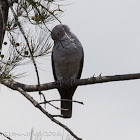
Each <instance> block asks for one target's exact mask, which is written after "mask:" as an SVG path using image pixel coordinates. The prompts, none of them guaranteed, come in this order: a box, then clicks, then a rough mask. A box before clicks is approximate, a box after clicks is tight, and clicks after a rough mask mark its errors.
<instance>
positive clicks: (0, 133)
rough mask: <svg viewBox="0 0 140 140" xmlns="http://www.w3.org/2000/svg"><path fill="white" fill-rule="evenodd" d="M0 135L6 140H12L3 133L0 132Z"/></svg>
mask: <svg viewBox="0 0 140 140" xmlns="http://www.w3.org/2000/svg"><path fill="white" fill-rule="evenodd" d="M0 135H3V136H4V137H5V138H7V139H8V140H12V139H11V138H10V137H8V136H7V135H5V134H4V133H2V132H0Z"/></svg>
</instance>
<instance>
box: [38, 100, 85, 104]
mask: <svg viewBox="0 0 140 140" xmlns="http://www.w3.org/2000/svg"><path fill="white" fill-rule="evenodd" d="M57 101H59V102H61V101H66V102H75V103H79V104H82V105H84V103H83V102H80V101H75V100H68V99H57V100H49V101H46V102H41V103H39V104H47V103H50V102H57Z"/></svg>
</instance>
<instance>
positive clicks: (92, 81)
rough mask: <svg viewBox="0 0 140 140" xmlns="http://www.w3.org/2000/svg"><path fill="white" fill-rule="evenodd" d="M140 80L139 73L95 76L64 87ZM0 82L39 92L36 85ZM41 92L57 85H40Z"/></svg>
mask: <svg viewBox="0 0 140 140" xmlns="http://www.w3.org/2000/svg"><path fill="white" fill-rule="evenodd" d="M135 79H140V73H135V74H123V75H113V76H101V75H100V76H97V77H94V76H93V77H90V78H87V79H77V80H75V82H74V83H73V85H70V84H66V85H65V86H66V87H71V86H82V85H91V84H98V83H107V82H114V81H126V80H135ZM0 82H1V83H2V84H4V85H5V86H7V87H9V88H12V89H13V90H16V88H15V87H17V86H18V87H21V88H22V89H24V91H26V92H34V91H38V90H39V86H38V85H26V84H22V83H19V82H16V81H14V80H5V81H2V79H0ZM40 88H41V91H43V90H50V89H57V88H59V85H57V84H56V83H55V82H50V83H45V84H41V85H40Z"/></svg>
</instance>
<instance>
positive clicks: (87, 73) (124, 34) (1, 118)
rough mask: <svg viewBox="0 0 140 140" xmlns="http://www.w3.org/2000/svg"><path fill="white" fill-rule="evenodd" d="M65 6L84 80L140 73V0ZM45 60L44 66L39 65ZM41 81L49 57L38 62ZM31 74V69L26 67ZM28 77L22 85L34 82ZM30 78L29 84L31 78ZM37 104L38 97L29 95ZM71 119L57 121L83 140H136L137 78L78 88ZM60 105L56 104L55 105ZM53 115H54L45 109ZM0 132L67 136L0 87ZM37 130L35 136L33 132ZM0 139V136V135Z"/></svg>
mask: <svg viewBox="0 0 140 140" xmlns="http://www.w3.org/2000/svg"><path fill="white" fill-rule="evenodd" d="M72 2H74V3H73V4H72V5H69V6H65V7H63V8H64V9H65V10H66V11H65V13H64V15H63V17H62V18H61V21H62V23H64V24H66V25H68V26H69V27H70V28H71V31H72V32H73V33H74V34H75V35H76V36H77V37H78V38H79V40H80V41H81V43H82V45H83V48H84V52H85V62H84V69H83V73H82V78H87V77H91V76H92V75H94V74H95V76H98V75H99V74H100V73H102V75H116V74H129V73H139V72H140V64H139V62H140V55H139V54H140V1H139V0H93V1H92V0H86V1H85V0H77V1H74V0H73V1H72V0H71V1H67V3H72ZM43 62H44V63H43ZM39 66H40V68H41V69H40V76H41V82H42V83H45V82H50V81H53V76H52V70H51V61H50V56H47V57H46V58H45V59H42V63H41V64H39ZM29 71H30V73H32V71H33V70H32V69H29ZM33 78H34V77H33V75H30V78H28V77H25V78H22V79H20V80H19V81H20V82H24V83H28V84H34V83H36V78H34V79H33ZM32 79H33V80H32ZM44 94H45V95H46V98H47V99H48V100H49V99H59V98H60V97H59V94H58V91H57V90H52V91H45V92H44ZM30 95H33V96H34V98H35V99H37V100H38V101H40V98H39V96H38V94H36V93H30ZM74 100H78V101H83V102H84V106H82V105H79V104H74V105H73V116H72V118H71V119H65V120H64V119H62V118H60V119H59V120H60V121H61V122H63V123H64V124H66V125H67V126H68V127H69V128H70V129H72V130H73V131H74V132H75V133H76V134H77V135H78V136H79V137H81V138H83V140H91V139H93V140H112V139H113V140H118V139H119V140H132V139H134V140H140V80H134V81H125V82H112V83H104V84H96V85H90V86H89V85H87V86H81V87H78V89H77V90H76V92H75V95H74ZM55 105H58V106H59V103H55ZM47 110H48V111H49V112H51V113H52V114H56V113H57V114H58V113H59V111H56V110H55V109H54V108H52V107H50V106H47ZM0 112H1V113H0V132H5V133H7V134H10V136H11V137H12V138H13V139H14V140H29V133H30V131H31V129H32V128H34V133H35V134H36V135H37V133H41V134H42V135H43V136H42V140H46V139H47V140H56V139H57V140H62V135H64V140H65V139H66V138H67V137H68V133H67V132H66V131H63V129H62V128H61V127H59V126H58V125H56V124H55V123H53V122H51V121H50V120H49V119H48V118H47V117H46V116H45V115H44V114H42V113H41V112H40V111H39V110H38V109H36V108H35V107H34V106H33V105H32V104H31V103H30V102H29V101H27V100H26V99H25V98H24V97H23V96H22V95H21V94H20V93H18V92H15V91H12V90H9V89H8V88H6V87H4V86H1V93H0ZM36 132H37V133H36ZM0 138H1V139H2V137H0Z"/></svg>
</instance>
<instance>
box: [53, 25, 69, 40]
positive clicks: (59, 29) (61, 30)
mask: <svg viewBox="0 0 140 140" xmlns="http://www.w3.org/2000/svg"><path fill="white" fill-rule="evenodd" d="M69 31H70V29H69V27H68V26H67V25H61V24H60V25H56V26H55V27H54V28H53V30H52V32H51V37H52V39H53V40H54V42H57V41H59V40H60V39H62V38H63V37H64V35H65V34H66V33H68V32H69Z"/></svg>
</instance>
